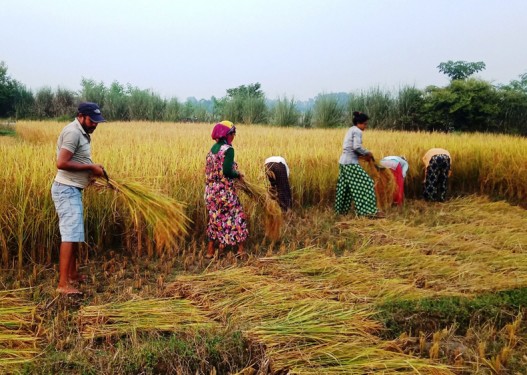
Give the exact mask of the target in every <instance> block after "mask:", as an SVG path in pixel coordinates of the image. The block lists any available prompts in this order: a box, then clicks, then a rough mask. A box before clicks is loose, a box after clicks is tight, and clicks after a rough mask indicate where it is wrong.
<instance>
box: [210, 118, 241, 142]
mask: <svg viewBox="0 0 527 375" xmlns="http://www.w3.org/2000/svg"><path fill="white" fill-rule="evenodd" d="M234 134H236V127H235V126H234V124H233V123H232V122H230V121H222V122H218V123H217V124H216V125H215V126H214V128H213V129H212V134H211V137H212V139H214V140H215V141H219V140H220V139H225V140H226V141H227V144H229V145H230V144H231V142H232V139H233V138H234V137H233V135H234Z"/></svg>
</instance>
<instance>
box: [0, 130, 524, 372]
mask: <svg viewBox="0 0 527 375" xmlns="http://www.w3.org/2000/svg"><path fill="white" fill-rule="evenodd" d="M64 125H65V124H59V123H37V122H32V123H18V124H17V133H18V138H12V137H0V151H1V153H0V157H1V158H2V161H3V163H2V165H3V168H2V171H1V172H0V176H1V177H2V179H1V181H2V184H1V185H0V188H1V189H2V195H1V197H0V210H1V212H2V230H1V232H0V248H1V250H2V263H3V268H4V269H3V273H2V276H1V277H0V281H1V282H2V283H3V289H6V291H5V292H3V293H0V372H15V371H21V372H26V373H61V372H62V373H93V374H100V373H130V374H135V373H141V372H143V373H188V374H195V373H206V374H208V373H211V371H216V372H217V373H244V374H256V373H262V374H263V373H287V371H289V372H290V373H296V374H323V373H328V374H349V373H357V374H364V373H395V372H397V373H432V374H437V373H445V374H446V373H467V374H468V373H482V374H486V373H489V374H491V373H504V374H509V373H524V369H525V368H526V366H527V349H526V345H525V340H526V338H527V332H526V323H525V318H524V314H525V306H527V289H526V286H527V255H526V249H527V232H526V230H525V228H527V213H526V211H525V209H523V208H522V207H520V206H518V205H517V204H518V203H522V202H523V203H524V202H525V199H526V197H527V177H526V175H527V173H526V172H527V170H526V169H527V167H526V166H527V154H526V153H525V149H527V148H526V146H527V141H526V140H525V139H521V138H514V137H508V136H488V135H468V134H427V133H397V132H380V131H373V130H367V131H366V132H365V133H364V139H363V140H364V144H365V146H366V147H368V148H369V149H370V150H372V152H373V153H374V156H375V157H376V159H381V158H382V156H385V155H389V154H395V155H405V156H406V157H407V159H408V160H409V163H410V172H409V175H408V178H407V186H406V187H407V189H406V193H407V195H408V196H409V197H410V199H408V200H407V202H406V205H405V207H403V208H402V209H400V210H398V209H390V210H388V212H387V218H386V219H383V220H365V219H357V218H355V217H354V216H353V215H351V214H350V215H348V216H336V215H335V214H334V213H333V212H332V209H331V208H332V204H333V198H334V194H335V191H334V190H335V184H336V178H337V175H338V164H337V162H338V157H339V155H340V149H341V143H342V138H343V136H344V134H345V131H346V130H345V129H338V130H305V129H283V128H272V127H260V126H243V125H242V126H239V128H238V132H237V137H236V139H235V141H234V147H235V150H236V159H237V161H238V163H239V165H240V169H241V170H242V171H243V172H244V173H245V174H246V175H247V178H248V179H249V180H251V181H254V182H255V183H259V184H262V185H264V179H263V166H262V163H263V160H264V159H265V158H266V157H267V156H270V155H282V156H284V157H285V158H286V159H287V161H288V163H289V166H290V168H291V183H292V188H293V192H294V197H295V207H294V210H293V213H292V214H290V215H288V216H287V217H285V224H284V228H283V235H282V238H281V240H280V241H278V242H271V241H269V240H268V239H266V238H265V237H264V231H263V228H262V226H263V225H262V213H261V207H259V206H258V205H256V204H254V203H253V202H252V201H251V200H250V199H249V198H247V197H245V196H243V202H244V203H245V205H246V208H247V210H248V212H249V213H250V215H251V220H250V224H251V226H250V230H251V236H250V239H249V241H248V244H247V250H248V252H249V253H250V257H249V259H246V260H240V259H236V258H234V257H233V255H232V253H230V252H229V253H227V254H226V256H224V257H222V258H220V259H216V260H213V261H212V262H209V261H207V260H205V259H204V257H203V252H204V244H205V239H204V235H203V231H204V225H205V220H206V217H205V212H204V207H203V202H202V196H203V179H204V173H203V169H204V165H203V164H204V159H205V154H206V153H207V151H208V149H209V148H210V146H211V144H212V140H211V139H210V136H209V134H210V129H211V126H210V125H207V124H151V123H133V124H130V123H115V124H104V125H101V126H100V127H99V128H98V129H97V131H96V132H95V133H94V135H93V149H92V152H93V159H94V161H96V162H98V163H101V164H103V165H104V166H105V167H106V169H107V170H108V173H109V174H110V176H111V177H112V178H115V179H116V180H119V179H129V180H134V181H138V182H141V183H142V184H144V185H147V186H150V187H152V189H155V190H157V191H161V192H163V193H165V194H166V195H168V196H171V197H173V198H176V199H178V200H180V201H182V202H186V203H187V212H188V215H189V216H190V217H191V218H192V220H193V224H192V225H191V227H192V229H191V231H190V234H189V236H188V237H187V238H186V239H185V240H184V241H181V243H180V246H179V247H178V248H177V249H174V251H172V252H170V254H169V253H168V252H167V253H164V254H161V255H155V253H152V254H151V255H148V252H146V251H145V252H143V255H141V256H139V255H138V251H137V248H138V245H141V246H142V247H143V248H145V249H148V248H149V247H152V245H151V244H149V242H150V241H149V240H148V239H144V238H143V240H142V243H141V244H138V239H137V234H136V233H133V231H132V227H131V226H130V227H128V226H127V225H129V223H128V222H127V220H126V211H125V210H121V209H120V208H119V207H116V206H115V205H114V204H112V199H113V198H112V197H113V195H112V194H111V193H109V192H107V191H104V190H101V189H87V191H86V194H85V208H86V222H87V231H88V241H87V244H86V245H85V246H84V249H83V251H82V269H81V271H83V273H86V274H88V275H89V281H88V282H87V283H86V284H83V285H81V287H80V288H81V289H82V291H83V292H84V296H83V297H82V298H80V299H71V298H65V297H60V296H57V295H56V293H55V292H54V288H55V286H56V281H57V280H56V277H57V275H56V269H55V268H56V265H55V263H56V257H57V252H58V245H59V235H58V224H57V219H56V218H55V215H56V214H55V211H54V208H53V204H52V202H51V199H50V193H49V189H50V185H51V181H52V180H53V176H54V173H55V164H54V159H55V142H56V138H57V136H58V134H59V132H60V130H61V128H62V127H63V126H64ZM430 147H443V148H446V149H448V150H449V151H450V152H451V154H452V158H453V168H454V174H453V176H452V180H451V185H450V192H451V194H450V199H449V200H448V201H447V202H446V203H443V204H439V203H426V202H424V201H422V200H420V199H418V198H419V194H420V190H421V186H422V178H423V171H422V163H421V161H420V159H421V157H422V155H423V154H424V152H425V151H426V150H427V149H428V148H430ZM90 190H91V191H90ZM113 210H116V211H113ZM20 260H22V262H19V261H20ZM10 290H11V291H10Z"/></svg>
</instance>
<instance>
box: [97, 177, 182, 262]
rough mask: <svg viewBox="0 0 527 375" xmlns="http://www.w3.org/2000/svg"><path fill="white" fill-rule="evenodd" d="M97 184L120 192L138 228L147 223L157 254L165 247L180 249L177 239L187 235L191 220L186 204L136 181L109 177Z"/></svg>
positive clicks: (119, 197) (118, 197) (118, 193)
mask: <svg viewBox="0 0 527 375" xmlns="http://www.w3.org/2000/svg"><path fill="white" fill-rule="evenodd" d="M101 181H104V182H101ZM96 185H98V186H102V187H109V188H111V189H113V190H114V191H115V192H116V193H117V201H118V202H121V203H122V204H124V206H125V207H126V208H127V210H128V212H129V214H130V218H131V221H132V222H133V223H134V225H135V228H136V230H138V231H141V223H145V224H146V226H147V228H148V232H149V234H150V235H151V236H152V237H153V240H154V242H155V245H156V250H157V252H158V254H159V253H160V252H161V250H162V249H169V250H170V249H174V248H177V241H178V239H181V238H183V237H184V236H186V235H187V234H188V229H189V223H190V222H191V220H190V219H189V217H188V216H187V215H186V213H185V208H186V205H185V204H184V203H182V202H179V201H177V200H175V199H173V198H170V197H167V196H166V195H163V194H160V193H156V192H154V191H152V190H150V189H148V188H147V187H145V186H143V185H141V184H140V183H137V182H128V181H126V182H122V181H121V182H118V181H116V180H114V179H111V178H108V177H107V176H106V179H104V180H103V179H101V180H99V181H96Z"/></svg>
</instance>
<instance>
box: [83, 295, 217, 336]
mask: <svg viewBox="0 0 527 375" xmlns="http://www.w3.org/2000/svg"><path fill="white" fill-rule="evenodd" d="M79 323H80V326H81V334H82V337H84V338H86V339H94V338H97V337H111V336H120V335H132V336H135V335H136V334H137V333H138V332H188V331H189V330H191V329H198V328H206V327H210V326H211V325H212V324H213V321H211V320H209V319H208V318H207V317H206V315H205V313H203V312H202V311H201V310H200V309H198V308H197V307H196V306H194V305H193V304H192V303H191V302H190V301H188V300H185V299H177V298H153V299H138V300H134V301H126V302H122V303H109V304H105V305H98V306H85V307H83V308H82V309H81V310H80V311H79Z"/></svg>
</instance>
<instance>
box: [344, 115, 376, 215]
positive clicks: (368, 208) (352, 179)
mask: <svg viewBox="0 0 527 375" xmlns="http://www.w3.org/2000/svg"><path fill="white" fill-rule="evenodd" d="M368 119H369V117H368V115H367V114H365V113H362V112H353V120H352V122H353V126H352V127H351V128H349V130H348V132H347V133H346V136H345V137H344V144H343V146H342V155H341V156H340V159H339V178H338V181H337V196H336V199H335V212H336V213H337V214H341V215H345V214H347V213H348V212H349V209H350V207H351V203H352V202H353V203H354V204H355V212H356V213H357V216H366V217H372V218H381V217H384V214H383V213H382V212H380V211H379V210H377V199H376V198H375V190H374V186H373V180H372V179H371V177H370V176H368V174H367V173H366V172H365V171H364V169H362V167H361V166H360V164H359V158H364V159H365V160H368V161H369V160H371V159H372V158H373V155H372V153H371V152H370V151H368V150H367V149H365V148H363V147H362V132H363V131H364V130H365V129H366V127H367V125H368Z"/></svg>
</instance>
